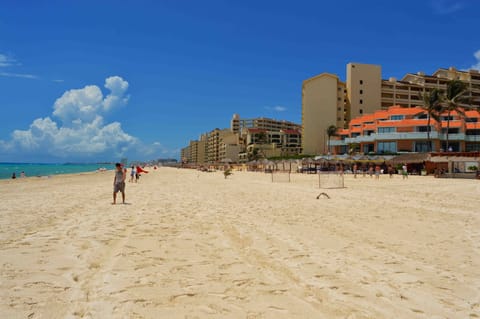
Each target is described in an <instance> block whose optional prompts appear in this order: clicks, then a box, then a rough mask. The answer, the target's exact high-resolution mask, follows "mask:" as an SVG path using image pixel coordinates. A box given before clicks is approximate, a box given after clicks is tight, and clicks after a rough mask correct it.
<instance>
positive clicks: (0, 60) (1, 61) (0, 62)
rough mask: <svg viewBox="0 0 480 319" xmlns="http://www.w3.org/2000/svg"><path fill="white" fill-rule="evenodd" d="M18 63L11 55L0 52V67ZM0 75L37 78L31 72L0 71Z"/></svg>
mask: <svg viewBox="0 0 480 319" xmlns="http://www.w3.org/2000/svg"><path fill="white" fill-rule="evenodd" d="M14 65H20V63H18V62H17V61H16V60H15V59H13V58H12V57H10V56H8V55H6V54H1V53H0V68H5V67H9V66H14ZM0 76H3V77H8V78H23V79H37V78H38V77H37V76H36V75H33V74H25V73H15V72H3V71H0Z"/></svg>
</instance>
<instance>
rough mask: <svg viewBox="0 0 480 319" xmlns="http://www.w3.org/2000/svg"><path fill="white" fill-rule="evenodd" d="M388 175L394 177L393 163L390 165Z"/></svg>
mask: <svg viewBox="0 0 480 319" xmlns="http://www.w3.org/2000/svg"><path fill="white" fill-rule="evenodd" d="M388 175H390V178H393V166H392V165H391V164H390V165H388Z"/></svg>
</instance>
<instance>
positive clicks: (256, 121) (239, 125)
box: [230, 114, 301, 133]
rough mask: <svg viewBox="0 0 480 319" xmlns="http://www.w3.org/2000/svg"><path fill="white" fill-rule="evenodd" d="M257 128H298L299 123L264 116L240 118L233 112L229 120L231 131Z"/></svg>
mask: <svg viewBox="0 0 480 319" xmlns="http://www.w3.org/2000/svg"><path fill="white" fill-rule="evenodd" d="M250 128H258V129H262V130H267V131H277V132H278V131H280V130H300V129H301V125H299V124H296V123H293V122H289V121H282V120H274V119H269V118H265V117H256V118H252V119H242V118H240V115H238V114H233V117H232V120H231V121H230V130H231V131H232V132H233V133H242V130H244V129H250Z"/></svg>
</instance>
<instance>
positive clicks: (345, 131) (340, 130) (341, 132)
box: [337, 128, 350, 135]
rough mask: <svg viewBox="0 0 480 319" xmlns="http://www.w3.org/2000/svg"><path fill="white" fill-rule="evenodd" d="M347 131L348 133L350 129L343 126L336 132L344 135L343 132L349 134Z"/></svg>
mask: <svg viewBox="0 0 480 319" xmlns="http://www.w3.org/2000/svg"><path fill="white" fill-rule="evenodd" d="M349 133H350V131H349V130H347V129H344V128H342V129H339V130H338V131H337V134H339V135H342V134H343V135H345V134H349Z"/></svg>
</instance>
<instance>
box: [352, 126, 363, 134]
mask: <svg viewBox="0 0 480 319" xmlns="http://www.w3.org/2000/svg"><path fill="white" fill-rule="evenodd" d="M350 131H351V132H352V133H360V132H362V128H361V127H353V128H352V129H351V130H350Z"/></svg>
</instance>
